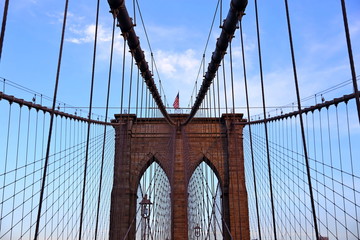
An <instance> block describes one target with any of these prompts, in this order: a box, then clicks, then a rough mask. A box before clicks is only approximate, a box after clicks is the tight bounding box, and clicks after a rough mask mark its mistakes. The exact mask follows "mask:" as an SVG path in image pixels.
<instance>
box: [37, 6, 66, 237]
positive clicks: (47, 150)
mask: <svg viewBox="0 0 360 240" xmlns="http://www.w3.org/2000/svg"><path fill="white" fill-rule="evenodd" d="M68 3H69V0H65V10H64V18H63V26H62V33H61V41H60V49H59V58H58V64H57V72H56V80H55V88H54V97H53V103H52V108H51V112H50V126H49V135H48V142H47V147H46V156H45V163H44V171H43V176H42V182H41V191H40V199H39V208H38V214H37V219H36V228H35V235H34V240H37V238H38V234H39V228H40V218H41V210H42V204H43V198H44V189H45V183H46V175H47V168H48V164H49V155H50V144H51V135H52V128H53V123H54V111H55V104H56V97H57V90H58V85H59V76H60V66H61V59H62V51H63V45H64V37H65V27H66V18H67V11H68Z"/></svg>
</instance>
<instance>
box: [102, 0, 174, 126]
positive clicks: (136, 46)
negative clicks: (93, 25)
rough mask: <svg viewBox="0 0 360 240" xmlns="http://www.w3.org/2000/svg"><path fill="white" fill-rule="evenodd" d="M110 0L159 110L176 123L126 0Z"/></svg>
mask: <svg viewBox="0 0 360 240" xmlns="http://www.w3.org/2000/svg"><path fill="white" fill-rule="evenodd" d="M108 2H109V5H110V8H111V12H112V14H113V15H114V16H115V17H116V18H117V20H118V26H119V27H120V29H121V31H122V34H123V36H124V38H126V39H127V42H128V46H129V48H130V51H131V53H132V56H133V57H134V58H135V62H136V64H137V66H138V68H139V69H140V71H141V75H142V77H143V78H144V80H145V83H146V85H147V86H148V88H149V90H150V92H151V94H152V97H153V98H154V100H155V102H156V104H157V106H158V108H159V110H160V111H161V113H162V114H163V116H164V117H165V119H166V120H167V122H168V123H169V124H171V125H175V122H174V121H173V120H172V119H171V118H170V116H169V114H168V112H167V111H166V108H165V105H164V103H163V101H162V100H161V96H160V94H159V91H158V89H157V87H156V84H155V82H154V78H153V76H152V73H151V71H150V70H149V65H148V63H147V62H146V60H145V55H144V52H143V51H142V49H141V47H140V41H139V38H138V36H137V35H136V33H135V30H134V25H133V23H132V20H131V19H130V17H129V13H128V11H127V9H126V6H125V1H124V0H109V1H108Z"/></svg>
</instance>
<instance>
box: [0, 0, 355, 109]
mask: <svg viewBox="0 0 360 240" xmlns="http://www.w3.org/2000/svg"><path fill="white" fill-rule="evenodd" d="M138 2H139V5H140V7H141V12H142V15H143V18H144V21H145V26H146V29H147V31H148V35H149V39H150V43H151V46H152V50H153V53H154V58H155V61H156V65H157V67H158V69H159V75H160V79H161V81H162V83H163V87H164V90H165V93H166V96H167V98H168V103H169V105H170V106H171V105H172V102H173V99H174V98H175V96H176V94H177V92H178V91H180V106H181V107H187V106H188V103H189V101H190V95H191V93H192V89H193V88H194V83H195V80H196V78H197V72H198V69H199V67H200V63H201V60H202V54H203V51H204V47H205V43H206V39H207V35H208V33H209V29H210V25H211V20H212V17H213V14H214V11H215V8H216V4H217V1H216V0H211V1H205V0H197V1H190V0H184V1H165V0H155V1H151V2H150V1H143V0H139V1H138ZM126 3H127V7H128V10H129V12H130V15H131V16H132V15H133V6H132V1H127V2H126ZM346 4H347V10H348V18H349V24H350V30H351V37H352V44H353V53H354V59H355V64H357V65H358V63H359V62H360V46H359V45H360V19H359V17H358V16H360V3H359V1H357V0H348V1H346ZM258 6H259V16H260V31H261V43H262V55H263V69H264V82H265V93H266V101H267V105H268V106H280V105H285V104H288V103H291V102H294V101H295V91H294V84H293V78H292V69H291V61H290V51H289V44H288V36H287V29H286V19H285V11H284V3H283V1H273V2H271V3H270V2H268V1H263V0H260V1H258ZM289 6H290V13H291V21H292V28H293V37H294V45H295V54H296V60H297V67H298V76H299V82H300V87H301V95H302V97H307V96H309V95H313V94H315V93H316V92H318V91H320V90H323V89H326V88H328V87H330V86H333V85H336V84H337V83H340V82H343V81H345V80H348V79H350V76H351V75H350V70H349V64H348V57H347V51H346V42H345V34H344V30H343V23H342V15H341V8H340V7H341V6H340V1H338V0H326V1H325V0H322V1H315V2H314V1H310V0H305V1H301V2H298V1H289ZM95 8H96V1H92V2H89V1H83V0H80V1H71V0H70V2H69V17H68V23H67V28H66V34H65V39H66V41H65V45H64V53H63V61H62V68H61V75H60V85H59V94H58V99H59V100H61V101H62V102H65V103H67V104H70V105H72V106H76V107H79V106H82V107H86V106H88V101H89V88H90V80H91V64H92V54H93V53H92V52H93V39H94V23H95ZM228 8H229V1H225V0H224V1H223V18H225V16H226V13H227V11H228ZM63 9H64V3H63V2H62V1H55V0H48V1H41V0H31V1H29V0H19V1H10V7H9V13H8V20H7V28H6V34H5V42H4V48H3V55H2V59H1V63H0V77H3V78H6V79H9V80H11V81H14V82H16V83H19V84H21V85H23V86H26V87H28V88H31V89H33V90H35V91H37V92H40V93H43V94H45V95H48V96H52V94H53V86H54V80H55V74H56V66H57V58H58V51H59V50H58V49H59V41H60V36H61V35H60V34H61V24H62V15H63ZM108 10H109V7H108V4H107V1H101V6H100V19H99V24H100V28H99V40H98V43H99V44H98V51H97V62H96V72H95V92H94V106H105V95H106V84H107V74H108V66H109V49H110V40H111V24H112V16H111V14H110V13H108ZM254 16H255V14H254V2H253V1H249V3H248V7H247V9H246V16H244V18H243V28H244V37H245V48H246V64H247V73H248V81H249V91H250V105H251V106H255V107H257V106H261V95H260V79H259V67H258V58H257V43H256V28H255V17H254ZM219 22H220V18H219V13H218V14H217V17H216V20H215V27H214V30H213V32H212V33H211V37H210V43H209V46H208V48H207V51H206V60H205V62H206V65H207V63H208V62H209V60H210V56H211V52H212V51H213V50H214V49H215V41H216V38H217V37H218V35H219V32H220V29H219V28H218V26H219ZM135 30H136V32H137V34H138V35H139V36H140V41H141V46H142V48H143V49H144V50H145V52H146V54H147V61H148V62H150V57H149V56H150V51H149V48H148V46H147V43H146V39H145V35H144V31H143V28H142V25H141V22H140V17H139V14H138V13H137V27H136V29H135ZM116 35H117V37H116V43H115V48H116V50H115V56H114V68H113V69H114V71H113V78H112V89H111V99H110V101H111V103H110V105H111V106H114V107H115V106H119V105H120V91H121V84H120V83H121V67H122V66H121V64H122V44H123V43H122V38H121V37H120V36H119V29H117V30H116ZM240 50H241V49H240V37H239V31H237V32H236V34H235V39H234V41H233V58H234V61H233V62H234V63H233V64H234V65H233V66H234V81H235V98H236V106H239V107H240V106H245V98H244V90H243V89H244V87H243V86H244V83H243V77H242V65H241V63H242V62H241V51H240ZM126 59H127V63H126V64H127V69H128V70H127V71H126V73H125V75H126V76H127V78H129V72H130V70H129V68H128V67H129V66H130V56H129V55H127V58H126ZM225 64H226V69H227V70H226V71H227V78H228V81H229V76H230V74H229V54H228V55H227V56H226V59H225ZM134 73H135V71H134ZM135 75H136V74H135ZM158 79H159V76H157V75H156V74H155V81H156V82H157V81H158ZM201 80H202V79H201V76H200V78H199V79H198V82H199V84H200V82H201ZM125 88H126V89H125V93H126V92H128V91H127V89H128V88H129V83H128V82H126V83H125ZM220 88H221V92H223V89H222V87H220ZM227 88H228V89H227V91H228V99H229V104H230V102H231V100H230V99H231V95H230V84H229V83H228V84H227ZM7 89H8V90H7V91H6V92H8V93H10V94H15V95H18V96H19V97H23V98H25V99H28V100H30V99H31V96H28V95H23V94H24V93H19V94H17V92H16V90H15V89H14V90H13V91H14V92H13V93H12V92H11V91H10V88H9V87H8V88H7ZM351 91H352V88H351V85H348V86H347V87H346V88H343V89H341V91H340V93H339V92H335V93H333V95H332V94H328V95H327V96H325V97H326V99H327V100H328V99H331V98H333V97H337V96H339V95H343V94H347V93H350V92H351ZM134 95H135V92H134V87H133V96H134ZM124 99H126V101H125V100H124V102H126V106H127V99H128V97H127V93H126V95H125V96H124ZM318 101H319V99H318ZM314 102H315V100H314V99H312V100H311V101H310V102H308V103H304V104H305V105H312V104H314ZM131 105H132V106H134V103H132V104H131ZM242 111H245V109H244V110H242ZM94 112H97V113H99V114H103V112H104V111H103V110H99V109H97V110H94ZM116 112H118V110H115V109H114V110H112V112H111V114H113V113H116ZM258 112H259V110H256V109H252V114H255V113H258Z"/></svg>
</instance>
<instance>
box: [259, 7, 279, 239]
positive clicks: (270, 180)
mask: <svg viewBox="0 0 360 240" xmlns="http://www.w3.org/2000/svg"><path fill="white" fill-rule="evenodd" d="M255 18H256V32H257V44H258V53H259V68H260V69H259V70H260V80H261V94H262V104H263V114H264V127H265V140H266V157H267V163H268V170H269V184H270V198H271V212H272V223H273V232H274V239H275V240H277V236H276V222H275V207H274V196H273V186H272V178H271V164H270V151H269V136H268V130H267V120H266V109H265V106H266V104H265V92H264V78H263V71H262V60H261V46H260V30H259V16H258V7H257V0H255Z"/></svg>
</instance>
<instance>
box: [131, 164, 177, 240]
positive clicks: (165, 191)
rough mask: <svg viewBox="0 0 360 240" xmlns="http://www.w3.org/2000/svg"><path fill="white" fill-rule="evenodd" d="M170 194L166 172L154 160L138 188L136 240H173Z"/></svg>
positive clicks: (143, 175)
mask: <svg viewBox="0 0 360 240" xmlns="http://www.w3.org/2000/svg"><path fill="white" fill-rule="evenodd" d="M170 193H171V187H170V182H169V179H168V177H167V175H166V173H165V171H164V170H163V168H162V167H161V166H160V165H159V163H157V162H156V161H154V160H153V161H152V163H151V162H150V165H149V166H148V167H147V169H146V170H145V171H144V172H143V174H142V176H141V178H140V180H139V184H138V187H137V204H136V239H141V240H147V239H161V240H162V239H163V240H165V239H171V199H170Z"/></svg>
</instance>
